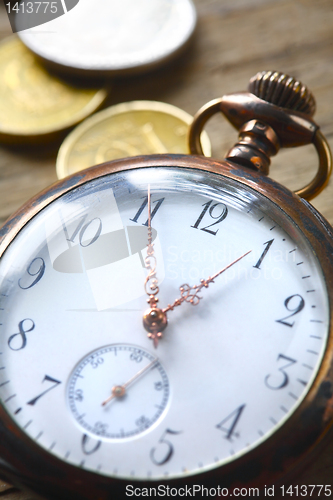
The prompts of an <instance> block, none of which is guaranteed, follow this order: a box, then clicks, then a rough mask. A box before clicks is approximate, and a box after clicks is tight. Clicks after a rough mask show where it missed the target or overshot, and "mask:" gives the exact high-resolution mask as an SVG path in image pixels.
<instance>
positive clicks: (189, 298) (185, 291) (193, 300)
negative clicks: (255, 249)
mask: <svg viewBox="0 0 333 500" xmlns="http://www.w3.org/2000/svg"><path fill="white" fill-rule="evenodd" d="M251 252H252V250H249V251H248V252H246V253H245V254H244V255H241V256H240V257H238V259H236V260H234V261H233V262H230V264H228V265H227V266H225V267H224V268H223V269H221V270H220V271H219V272H217V273H216V274H214V275H213V276H210V277H209V278H207V279H206V280H205V279H202V280H200V285H194V286H192V287H190V286H189V285H188V284H185V285H182V286H181V287H180V288H179V290H180V293H181V297H179V298H178V299H176V300H175V301H174V303H173V304H171V305H170V304H169V305H168V306H167V307H166V308H165V309H163V312H164V313H166V312H168V311H172V310H173V309H174V308H175V307H177V306H180V305H181V304H182V303H183V302H189V303H190V304H192V305H193V306H196V305H197V304H199V301H200V300H201V299H202V297H200V296H199V295H198V293H199V292H200V290H201V289H202V288H208V286H209V284H210V283H214V279H215V278H217V276H219V275H220V274H222V273H224V271H226V270H227V269H229V267H231V266H233V265H234V264H236V263H237V262H239V261H240V260H241V259H243V258H244V257H246V256H247V255H248V254H249V253H251ZM191 292H193V293H191Z"/></svg>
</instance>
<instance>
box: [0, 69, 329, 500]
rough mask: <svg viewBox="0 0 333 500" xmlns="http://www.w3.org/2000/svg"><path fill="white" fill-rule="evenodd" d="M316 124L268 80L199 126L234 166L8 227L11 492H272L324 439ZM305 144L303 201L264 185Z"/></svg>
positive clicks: (146, 161) (81, 198) (3, 371)
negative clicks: (282, 155) (224, 146)
mask: <svg viewBox="0 0 333 500" xmlns="http://www.w3.org/2000/svg"><path fill="white" fill-rule="evenodd" d="M314 107H315V105H314V100H313V97H312V95H311V93H310V92H309V91H308V90H307V88H306V87H304V86H303V85H302V84H301V83H299V82H297V81H295V80H294V79H292V78H289V77H288V76H287V75H282V74H280V73H275V72H265V73H260V74H258V75H256V77H254V78H253V79H252V80H251V82H250V92H248V93H238V94H232V95H227V96H224V97H223V98H222V99H219V100H216V101H213V102H212V103H209V104H208V105H207V106H205V107H204V108H202V110H200V111H199V113H198V114H197V115H196V117H195V119H194V122H193V125H192V128H191V132H190V144H191V148H192V152H193V153H200V140H199V137H200V133H201V130H202V128H203V126H204V123H205V122H206V120H207V119H208V118H209V117H210V116H211V115H212V114H213V113H215V112H216V111H222V113H223V114H224V115H225V116H226V117H227V118H228V119H229V120H230V121H231V122H232V123H233V124H234V125H235V126H236V127H237V128H238V129H239V130H240V138H239V141H238V143H237V145H236V146H235V147H234V148H232V150H231V151H230V152H229V154H228V155H227V159H226V160H225V161H218V160H213V159H209V158H205V157H203V156H201V155H200V154H197V155H196V156H191V155H154V156H141V157H135V158H127V159H121V160H116V161H113V162H109V163H105V164H103V165H100V166H97V167H93V168H91V169H88V170H85V171H83V172H79V173H77V174H75V175H73V176H71V177H68V178H66V179H65V180H62V181H60V182H58V183H57V184H55V185H54V186H52V187H51V188H49V189H48V190H46V191H44V192H43V193H42V194H40V195H38V196H36V197H35V198H34V199H32V200H31V201H30V202H28V203H27V204H26V205H25V206H24V207H22V209H21V210H19V211H18V212H17V213H16V214H15V215H14V216H13V217H12V218H11V219H10V220H9V221H8V222H7V223H6V224H5V226H4V227H3V228H2V230H1V244H0V255H1V264H0V276H1V288H0V293H1V302H0V323H1V326H0V332H1V336H0V343H1V346H0V353H1V354H0V395H1V407H0V432H1V440H0V456H1V462H0V476H1V477H3V478H4V479H6V480H8V481H9V482H12V483H14V484H16V485H19V486H20V487H22V488H27V489H30V490H32V491H34V492H36V493H37V494H39V495H41V496H44V497H46V498H52V499H59V498H61V499H66V498H67V499H71V500H72V499H74V498H77V499H80V498H83V499H84V498H85V499H94V500H97V499H110V498H122V497H123V498H125V497H126V496H131V495H134V493H135V488H139V490H136V491H137V493H138V492H140V491H141V492H142V491H143V490H142V489H143V488H153V487H155V488H157V487H159V488H160V491H162V489H163V488H166V487H167V486H168V487H170V488H171V487H172V488H185V486H187V487H188V488H191V487H193V485H202V486H205V487H211V488H214V487H215V488H217V486H218V485H219V486H220V487H221V488H222V487H224V488H229V491H230V492H231V491H232V490H231V488H233V487H235V486H238V487H246V486H249V485H252V486H253V485H254V486H258V487H262V486H264V485H267V484H272V483H274V482H276V481H278V480H279V479H281V477H283V475H284V474H286V473H287V472H289V471H290V470H291V469H292V468H293V467H294V466H296V465H297V464H298V463H299V462H301V461H303V460H305V459H306V457H308V456H309V452H310V451H311V450H312V449H313V448H314V446H315V445H318V444H319V443H320V442H321V441H322V440H323V438H324V437H325V435H326V434H327V432H328V430H329V427H330V425H331V422H332V416H333V406H332V354H333V351H332V336H331V330H332V325H331V321H332V320H331V311H332V307H333V269H332V263H331V261H332V248H333V246H332V243H333V237H332V230H331V227H330V226H329V224H328V223H327V222H326V221H325V220H324V219H323V217H322V216H321V215H320V214H319V213H318V212H317V211H316V210H315V209H314V208H313V207H312V206H311V205H310V204H309V203H308V201H306V199H310V198H311V197H313V196H314V195H315V194H316V193H317V192H319V191H320V190H321V189H322V188H323V187H324V185H325V184H326V182H327V179H328V176H329V174H330V170H331V156H330V151H329V147H328V145H327V143H326V140H325V139H324V137H323V135H322V134H321V132H320V131H319V129H318V126H317V125H316V124H315V123H314V122H313V121H312V119H311V118H310V117H311V115H312V113H313V111H314ZM307 143H313V144H314V146H315V148H316V150H317V152H318V156H319V169H318V173H317V174H316V177H315V179H314V181H313V182H312V183H310V185H309V186H306V187H305V188H304V189H302V190H300V191H299V192H298V195H297V194H294V193H292V192H290V191H289V190H288V189H286V188H285V187H283V186H281V185H279V184H278V183H276V182H274V181H273V180H271V179H269V178H268V177H267V176H266V175H265V174H267V171H268V164H269V156H271V155H272V154H274V153H276V152H277V150H278V148H279V147H280V146H297V145H301V144H307ZM147 228H148V231H147ZM147 245H148V247H147ZM147 254H148V255H147ZM147 294H148V297H147ZM147 300H148V302H149V305H148V306H147ZM147 308H148V309H147ZM164 491H166V489H165V490H164ZM173 491H175V490H173ZM178 491H179V492H181V491H185V490H178ZM224 491H226V490H224Z"/></svg>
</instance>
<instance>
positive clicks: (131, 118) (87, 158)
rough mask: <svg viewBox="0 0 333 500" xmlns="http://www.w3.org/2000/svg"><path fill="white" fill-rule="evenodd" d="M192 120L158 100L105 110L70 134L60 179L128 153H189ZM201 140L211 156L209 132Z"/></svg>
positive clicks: (61, 160)
mask: <svg viewBox="0 0 333 500" xmlns="http://www.w3.org/2000/svg"><path fill="white" fill-rule="evenodd" d="M192 120H193V117H192V116H191V115H189V114H188V113H186V112H185V111H183V110H181V109H179V108H177V107H175V106H172V105H171V104H166V103H163V102H157V101H132V102H127V103H121V104H116V105H115V106H111V107H109V108H107V109H104V110H103V111H100V112H99V113H96V114H95V115H93V116H91V117H90V118H88V119H87V120H85V121H84V122H83V123H81V124H80V125H78V126H77V127H76V128H75V129H74V130H73V131H72V132H71V133H70V134H69V135H68V136H67V137H66V139H65V140H64V142H63V144H62V145H61V147H60V150H59V153H58V158H57V163H56V169H57V175H58V178H59V179H62V178H63V177H66V176H67V175H70V174H73V173H75V172H78V171H79V170H82V169H84V168H87V167H91V166H92V165H96V164H98V163H103V162H105V161H109V160H115V159H116V158H123V157H126V156H136V155H141V154H153V153H175V154H182V153H183V154H187V153H189V146H188V144H187V132H188V129H189V125H190V124H191V122H192ZM201 142H202V146H203V149H204V153H205V155H206V156H210V154H211V146H210V141H209V138H208V135H207V134H206V133H205V132H204V133H203V134H202V138H201Z"/></svg>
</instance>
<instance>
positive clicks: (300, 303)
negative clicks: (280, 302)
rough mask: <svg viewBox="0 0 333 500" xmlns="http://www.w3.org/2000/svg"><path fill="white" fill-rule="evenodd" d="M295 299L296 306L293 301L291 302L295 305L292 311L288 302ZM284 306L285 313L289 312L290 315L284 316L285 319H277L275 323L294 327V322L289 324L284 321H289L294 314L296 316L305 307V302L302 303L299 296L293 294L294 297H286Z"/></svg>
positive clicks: (302, 300) (301, 298)
mask: <svg viewBox="0 0 333 500" xmlns="http://www.w3.org/2000/svg"><path fill="white" fill-rule="evenodd" d="M295 297H297V298H298V299H297V304H295V300H294V301H293V302H294V304H295V305H296V307H294V308H293V309H292V308H291V307H290V305H289V304H290V302H291V301H292V300H293V299H294V298H295ZM284 305H285V308H286V309H287V311H289V312H291V314H289V315H288V316H286V317H285V318H282V319H277V320H276V322H277V323H281V324H282V325H286V326H290V327H292V326H294V324H295V321H293V322H292V323H289V322H288V321H286V319H289V318H291V317H292V316H295V314H298V313H299V312H300V311H301V310H302V309H303V308H304V306H305V302H304V299H303V297H302V296H301V295H299V294H295V295H290V297H287V298H286V300H285V301H284Z"/></svg>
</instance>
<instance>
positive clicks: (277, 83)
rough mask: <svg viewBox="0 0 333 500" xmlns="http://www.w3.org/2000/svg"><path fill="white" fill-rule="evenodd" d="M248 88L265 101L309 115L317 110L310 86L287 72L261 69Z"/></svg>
mask: <svg viewBox="0 0 333 500" xmlns="http://www.w3.org/2000/svg"><path fill="white" fill-rule="evenodd" d="M248 90H249V92H251V93H252V94H254V95H256V96H257V97H259V98H260V99H263V100H264V101H267V102H270V103H271V104H275V105H276V106H279V107H281V108H287V109H293V110H295V111H300V112H301V113H305V114H307V115H308V116H312V115H313V114H314V112H315V110H316V101H315V98H314V97H313V95H312V92H310V90H309V89H308V87H307V86H306V85H303V83H302V82H300V81H298V80H296V79H295V78H293V77H291V76H289V75H287V74H285V73H280V72H278V71H261V72H259V73H257V74H256V75H255V76H253V77H252V78H251V80H250V82H249V86H248Z"/></svg>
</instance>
